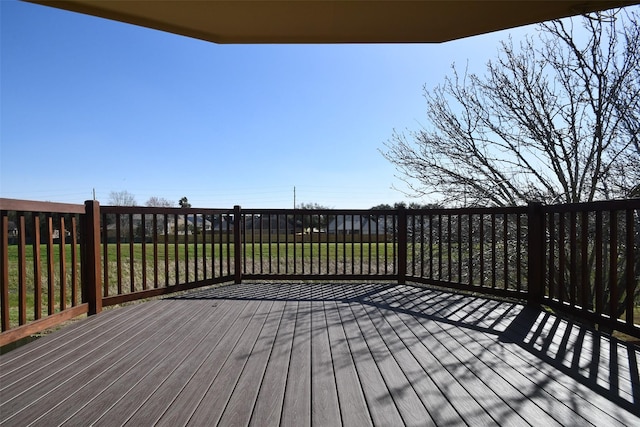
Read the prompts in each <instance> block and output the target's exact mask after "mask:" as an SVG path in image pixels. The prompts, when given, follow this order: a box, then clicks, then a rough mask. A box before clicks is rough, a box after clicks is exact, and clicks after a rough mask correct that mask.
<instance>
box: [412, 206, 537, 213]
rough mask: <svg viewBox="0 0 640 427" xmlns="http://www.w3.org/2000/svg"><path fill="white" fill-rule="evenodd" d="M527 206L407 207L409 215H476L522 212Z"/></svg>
mask: <svg viewBox="0 0 640 427" xmlns="http://www.w3.org/2000/svg"><path fill="white" fill-rule="evenodd" d="M527 209H528V208H527V206H503V207H487V208H482V207H475V208H428V209H407V210H406V212H407V214H408V215H458V214H461V215H469V214H472V215H475V214H484V215H490V214H522V213H526V212H527Z"/></svg>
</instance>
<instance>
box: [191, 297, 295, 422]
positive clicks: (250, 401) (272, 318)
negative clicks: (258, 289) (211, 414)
mask: <svg viewBox="0 0 640 427" xmlns="http://www.w3.org/2000/svg"><path fill="white" fill-rule="evenodd" d="M284 306H285V302H283V301H276V302H274V303H273V305H272V307H271V311H270V312H269V313H268V315H267V319H266V321H265V323H264V325H263V328H262V330H261V331H260V335H259V336H258V339H257V340H256V342H255V345H254V346H253V348H252V349H251V351H250V353H249V358H248V360H247V362H246V364H245V365H244V368H243V369H242V373H241V374H240V377H239V378H238V382H237V383H236V385H235V388H234V389H233V393H232V394H231V397H230V398H229V401H228V403H227V406H226V407H225V408H224V412H223V413H222V417H220V420H219V421H218V425H222V426H246V425H249V421H250V420H251V415H252V412H253V408H254V406H255V403H256V400H257V397H258V393H259V391H260V384H261V382H262V380H263V378H264V374H265V370H266V367H267V363H268V362H269V359H270V356H271V353H272V352H273V346H274V342H275V339H276V336H277V332H278V329H279V328H280V325H281V324H282V316H283V314H284ZM236 362H237V361H236ZM193 420H195V421H194V422H195V424H197V420H196V418H195V417H194V418H193ZM208 422H213V419H209V421H208ZM263 422H264V421H263Z"/></svg>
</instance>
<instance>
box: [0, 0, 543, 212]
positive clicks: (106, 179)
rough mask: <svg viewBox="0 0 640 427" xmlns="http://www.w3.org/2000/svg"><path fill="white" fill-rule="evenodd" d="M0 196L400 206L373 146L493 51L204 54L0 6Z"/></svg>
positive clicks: (154, 38) (117, 26)
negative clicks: (451, 77)
mask: <svg viewBox="0 0 640 427" xmlns="http://www.w3.org/2000/svg"><path fill="white" fill-rule="evenodd" d="M0 19H1V22H0V24H1V25H0V31H1V46H0V51H1V55H2V57H1V74H0V79H1V80H0V84H1V86H0V102H1V105H0V108H1V110H0V197H6V198H18V199H29V200H48V201H56V202H66V203H82V202H83V201H84V200H87V199H90V198H92V192H93V190H94V189H95V192H96V198H97V199H98V200H100V201H101V202H102V203H103V204H105V203H107V201H108V198H109V193H110V192H112V191H122V190H126V191H128V192H130V193H132V194H133V195H134V196H135V198H136V201H137V202H138V204H141V205H142V204H144V203H145V202H146V200H147V199H148V198H149V197H151V196H157V197H164V198H166V199H168V200H171V201H173V202H176V203H177V201H178V200H179V199H180V198H181V197H183V196H186V197H187V198H188V199H189V201H190V202H191V204H192V205H193V206H196V207H212V208H218V207H219V208H225V207H231V206H233V205H235V204H239V205H241V206H243V207H246V208H289V207H292V206H293V196H294V187H295V189H296V202H297V203H318V204H321V205H323V206H327V207H331V208H370V207H372V206H374V205H377V204H380V203H389V204H393V203H394V202H398V201H402V200H405V201H417V202H428V200H420V199H409V198H407V197H406V196H405V195H403V194H402V193H401V192H399V191H397V190H394V189H392V187H393V186H396V187H398V188H400V189H402V188H405V187H404V186H403V184H402V181H400V180H399V179H398V178H396V177H395V175H396V171H395V170H394V168H393V166H392V165H391V164H390V163H389V162H388V161H387V160H385V159H384V158H383V157H382V155H381V154H380V152H379V150H380V149H382V148H383V144H384V142H385V141H387V140H388V139H389V138H390V137H391V135H392V133H393V131H394V129H396V130H405V129H417V128H419V127H420V126H421V125H425V124H426V123H425V121H424V117H425V103H424V98H423V86H426V87H428V88H432V87H434V86H436V85H437V84H439V83H441V82H442V81H443V79H444V78H445V76H446V75H448V74H450V70H451V68H450V66H451V64H452V63H454V62H455V63H456V64H457V65H458V66H464V64H466V63H467V61H468V64H469V68H470V70H472V71H480V72H481V71H482V70H483V69H484V64H485V63H486V62H487V60H489V59H491V58H494V57H495V56H496V52H497V47H498V42H499V41H500V40H503V39H506V38H507V37H508V35H509V34H511V35H512V36H513V37H514V39H516V40H517V39H518V38H520V37H522V36H524V34H526V33H532V32H533V31H534V28H533V27H524V28H520V29H517V30H510V31H503V32H498V33H493V34H489V35H483V36H477V37H472V38H468V39H464V40H459V41H454V42H448V43H444V44H401V45H398V44H394V45H385V44H381V45H379V44H377V45H352V44H348V45H216V44H213V43H208V42H203V41H199V40H195V39H190V38H186V37H182V36H178V35H173V34H168V33H163V32H159V31H155V30H150V29H146V28H140V27H136V26H132V25H127V24H122V23H118V22H112V21H108V20H104V19H99V18H94V17H90V16H85V15H80V14H75V13H71V12H66V11H61V10H57V9H53V8H49V7H44V6H40V5H34V4H29V3H22V2H16V1H5V0H0Z"/></svg>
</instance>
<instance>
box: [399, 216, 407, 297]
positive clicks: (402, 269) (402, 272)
mask: <svg viewBox="0 0 640 427" xmlns="http://www.w3.org/2000/svg"><path fill="white" fill-rule="evenodd" d="M407 241H408V238H407V210H406V209H405V207H404V206H400V207H398V261H397V262H398V284H399V285H404V284H405V281H406V278H407Z"/></svg>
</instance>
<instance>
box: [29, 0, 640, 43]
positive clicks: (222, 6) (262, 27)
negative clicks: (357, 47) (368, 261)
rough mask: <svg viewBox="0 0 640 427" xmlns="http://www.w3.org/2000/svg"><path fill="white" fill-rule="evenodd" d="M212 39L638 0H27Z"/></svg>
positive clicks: (561, 11)
mask: <svg viewBox="0 0 640 427" xmlns="http://www.w3.org/2000/svg"><path fill="white" fill-rule="evenodd" d="M26 1H31V2H33V3H39V4H43V5H47V6H52V7H56V8H60V9H66V10H70V11H74V12H79V13H84V14H87V15H94V16H99V17H102V18H107V19H112V20H116V21H121V22H127V23H130V24H135V25H140V26H143V27H148V28H154V29H157V30H162V31H167V32H170V33H175V34H180V35H183V36H188V37H194V38H197V39H202V40H207V41H211V42H215V43H433V42H444V41H449V40H455V39H459V38H463V37H468V36H472V35H477V34H483V33H489V32H492V31H498V30H504V29H507V28H513V27H518V26H522V25H527V24H532V23H536V22H542V21H547V20H551V19H556V18H563V17H567V16H572V15H579V14H582V13H587V12H593V11H597V10H605V9H611V8H614V7H619V6H628V5H631V4H637V3H640V1H601V0H600V1H589V0H581V1H563V0H555V1H545V0H538V1H480V0H477V1H389V0H386V1H357V0H352V1H332V0H327V1H307V0H284V1H273V0H264V1H201V0H200V1H191V0H183V1H176V0H173V1H170V0H165V1H157V0H138V1H120V0H111V1H105V0H61V1H57V0H53V1H46V0H26Z"/></svg>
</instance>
